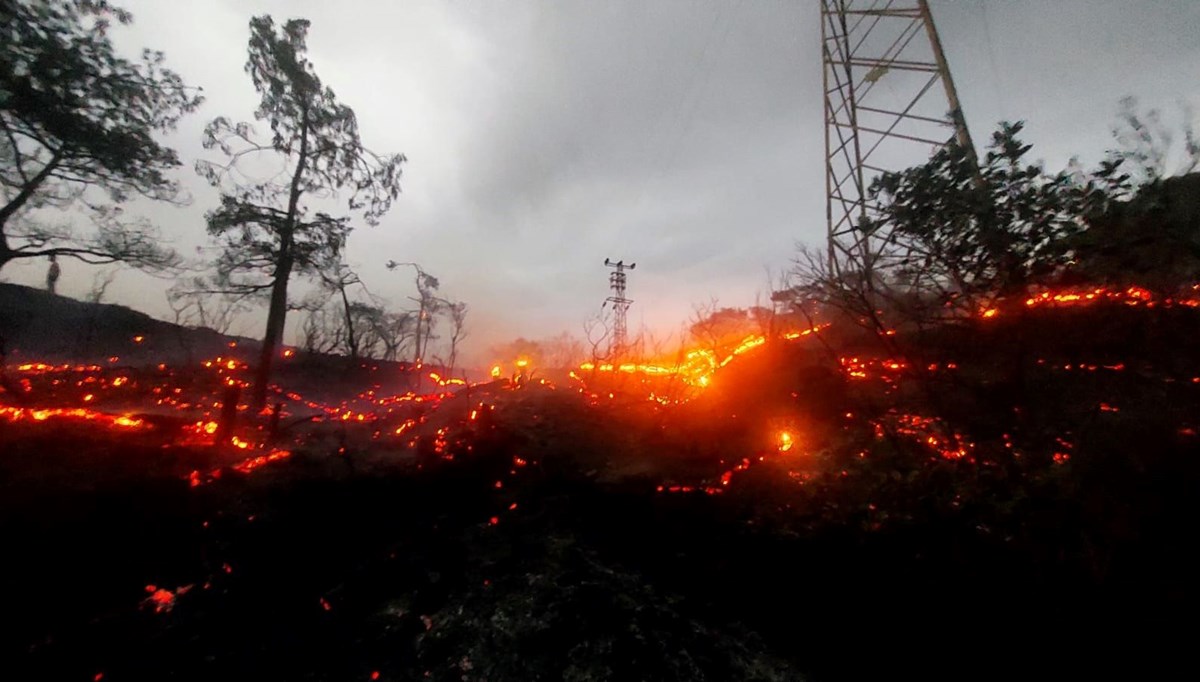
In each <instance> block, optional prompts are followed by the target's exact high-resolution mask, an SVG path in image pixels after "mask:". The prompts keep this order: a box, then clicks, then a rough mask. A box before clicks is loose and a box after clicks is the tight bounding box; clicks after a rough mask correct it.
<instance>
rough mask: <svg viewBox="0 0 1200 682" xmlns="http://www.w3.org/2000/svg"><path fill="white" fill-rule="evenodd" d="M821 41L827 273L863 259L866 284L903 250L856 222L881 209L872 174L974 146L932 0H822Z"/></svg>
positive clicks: (860, 263) (970, 150) (839, 271)
mask: <svg viewBox="0 0 1200 682" xmlns="http://www.w3.org/2000/svg"><path fill="white" fill-rule="evenodd" d="M821 46H822V48H821V49H822V63H823V67H822V70H823V73H824V80H823V83H824V90H825V218H826V225H827V237H828V242H829V265H830V270H831V272H832V273H833V274H844V273H842V270H843V266H845V265H849V266H850V267H851V268H853V267H854V265H855V264H857V265H858V266H859V267H861V269H862V272H861V273H855V274H858V275H860V276H862V277H864V278H865V279H866V280H867V281H868V282H869V281H870V280H871V279H872V277H873V274H872V272H873V270H874V268H875V266H876V264H881V263H883V262H886V261H887V260H888V259H890V258H895V257H899V256H901V254H897V253H894V250H895V247H894V242H893V240H892V239H891V238H890V236H891V235H889V234H887V233H886V232H875V233H873V234H867V233H866V232H864V231H863V230H860V229H858V228H859V225H860V223H861V221H863V220H869V219H870V218H872V217H874V216H875V215H877V213H876V211H877V207H876V206H875V205H874V204H873V203H872V201H871V198H870V192H869V190H870V183H871V180H872V179H873V178H874V177H875V176H877V175H880V174H882V173H886V172H889V171H893V172H894V171H899V170H903V169H905V168H907V167H910V166H912V165H914V164H916V163H920V162H923V161H924V160H926V159H928V158H929V157H930V156H931V155H932V154H933V153H934V152H936V151H938V150H940V149H941V148H943V147H945V146H946V145H947V144H949V143H950V142H951V141H952V140H955V141H957V143H958V144H959V145H960V146H962V147H963V148H964V149H965V150H967V152H968V154H969V155H970V157H971V158H973V159H974V158H975V147H974V144H973V142H972V140H971V134H970V132H969V131H968V130H967V124H966V120H965V119H964V118H963V114H962V107H961V106H960V105H959V101H958V91H957V90H956V89H955V87H954V80H953V79H952V78H951V77H950V68H949V66H948V65H947V63H946V56H945V54H944V53H943V52H942V44H941V39H940V38H939V37H938V33H937V29H936V28H935V27H934V24H933V16H932V15H931V14H930V12H929V4H928V2H926V0H889V1H888V2H884V3H882V4H881V3H880V2H879V1H878V0H871V1H869V0H821ZM939 82H940V83H941V88H940V90H941V92H939V91H938V89H935V88H934V86H935V85H937V84H938V83H939ZM880 83H883V84H884V87H882V88H879V87H876V86H878V85H879V84H880ZM976 167H978V162H977V161H976Z"/></svg>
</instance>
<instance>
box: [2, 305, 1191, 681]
mask: <svg viewBox="0 0 1200 682" xmlns="http://www.w3.org/2000/svg"><path fill="white" fill-rule="evenodd" d="M1105 319H1106V320H1114V319H1116V318H1115V317H1114V316H1112V315H1108V316H1107V317H1106V318H1105ZM1080 322H1081V320H1079V319H1074V320H1070V321H1069V324H1068V325H1067V326H1066V327H1065V328H1062V329H1039V330H1037V331H1038V333H1039V334H1044V335H1045V336H1044V337H1043V338H1053V339H1055V340H1056V341H1057V344H1056V345H1054V346H1053V347H1051V346H1049V345H1044V346H1043V347H1042V348H1038V349H1036V351H1037V352H1028V348H1024V349H1020V352H1019V353H1016V354H1015V355H1013V354H1012V353H1010V352H1009V350H1010V349H1012V348H1014V343H1013V339H1012V337H1011V336H1008V335H1010V334H1017V333H1019V334H1023V335H1027V334H1028V333H1029V332H1028V331H1021V330H1013V329H1009V330H1004V329H997V330H996V331H994V332H989V333H990V334H993V336H991V337H988V338H990V339H991V340H990V341H987V343H990V344H992V346H993V348H992V350H990V351H989V350H988V348H987V343H981V342H980V337H972V338H971V339H970V341H971V343H970V344H966V345H963V344H961V343H959V344H958V345H952V344H953V343H958V342H956V341H953V340H952V341H946V342H945V343H946V344H947V345H948V347H949V350H950V351H952V352H953V355H954V356H955V357H958V358H959V363H960V366H959V367H957V368H956V369H955V370H954V372H951V373H941V374H939V375H938V377H941V378H938V379H936V382H937V383H931V384H929V385H927V386H925V388H926V389H929V390H924V391H917V390H908V389H906V386H909V384H906V383H904V382H905V381H909V382H911V381H915V379H906V380H901V379H895V378H887V377H886V372H883V371H882V370H879V369H878V368H877V367H876V368H874V369H871V368H868V370H867V373H868V375H869V376H868V378H867V379H864V380H847V379H845V377H844V376H842V375H840V374H837V373H836V372H832V371H831V370H830V369H828V368H826V367H824V366H822V365H821V363H819V362H817V361H816V360H814V359H813V357H812V354H811V353H810V354H807V355H804V354H799V353H798V352H797V351H794V350H789V349H786V348H785V349H782V350H781V349H776V350H775V351H770V352H766V353H764V354H763V355H762V356H761V357H758V358H757V359H749V358H748V359H747V360H746V361H744V362H743V363H741V364H739V366H738V367H739V370H738V372H736V373H734V374H729V375H727V376H726V377H725V378H724V379H720V380H718V382H717V383H716V384H715V385H714V387H713V390H711V391H710V393H709V394H707V395H709V396H710V397H708V398H705V399H701V400H696V401H693V402H692V403H689V404H688V405H685V406H682V407H678V408H664V409H649V408H648V407H647V404H646V403H645V402H644V400H641V401H639V400H638V399H634V398H622V397H621V396H619V395H618V396H617V397H615V398H613V399H604V398H603V397H601V398H599V399H597V398H592V397H589V396H586V395H582V394H579V393H577V392H574V391H572V390H570V389H568V388H565V387H564V388H560V389H558V390H553V391H552V390H549V389H546V388H543V387H540V386H537V385H532V386H529V387H526V388H523V389H521V390H517V391H512V390H507V389H505V388H504V387H503V386H502V385H495V386H490V387H481V388H478V389H473V391H472V394H471V395H470V396H466V395H462V396H460V397H458V398H454V399H451V400H448V401H446V403H445V404H444V405H442V406H441V407H439V408H438V409H437V410H436V412H435V413H433V414H431V415H430V418H429V419H428V421H427V422H426V423H425V424H422V425H421V426H420V427H419V428H418V429H416V430H415V431H413V432H412V433H411V434H406V436H405V438H404V439H389V438H386V437H384V438H379V437H376V436H375V435H374V433H373V428H372V427H371V426H369V425H368V426H361V427H359V426H354V425H350V426H336V427H334V426H331V425H311V426H298V427H297V428H296V429H295V430H294V431H293V432H290V433H289V435H288V438H289V443H290V446H291V447H292V451H293V454H292V456H291V457H289V458H286V459H283V460H280V461H277V462H271V463H269V464H266V465H264V466H262V467H260V468H256V469H254V470H253V471H252V472H250V473H248V474H246V473H238V472H236V471H230V470H229V469H228V467H229V465H231V464H232V463H234V462H237V461H239V460H240V459H241V458H242V457H244V456H245V453H244V452H238V451H227V450H222V449H216V448H213V447H211V446H205V445H186V444H181V442H180V441H179V440H178V439H176V438H175V436H174V435H172V434H173V433H174V431H171V430H170V429H169V428H167V427H166V426H155V427H154V428H151V429H147V430H137V431H120V430H113V429H105V428H100V427H98V426H97V425H95V424H89V423H86V422H82V423H81V422H70V421H69V420H67V421H53V422H52V421H46V422H38V423H34V422H28V421H24V422H7V421H5V422H0V450H2V451H3V453H4V455H3V457H0V533H2V536H0V537H3V538H4V550H5V552H4V557H5V558H4V561H3V564H2V565H3V569H0V570H2V571H3V576H2V577H3V581H2V584H3V586H4V589H5V594H4V604H5V609H4V612H3V613H4V619H5V631H6V633H10V634H9V635H7V636H6V637H5V639H4V641H3V643H2V647H3V649H2V650H0V657H2V659H3V660H2V661H0V663H2V668H0V669H3V670H4V671H5V677H6V678H8V679H36V680H60V679H61V680H88V679H91V680H95V679H103V680H164V679H179V680H192V679H194V680H212V679H247V678H256V679H271V680H276V679H278V680H356V679H363V680H370V679H373V678H374V676H375V675H376V674H378V678H377V679H382V680H389V679H393V680H408V679H435V680H451V679H453V680H463V679H466V680H483V679H487V680H537V679H543V680H559V679H578V680H582V679H644V680H698V679H708V680H729V679H763V680H769V679H816V680H846V679H878V678H880V677H885V676H886V677H892V676H895V677H922V678H926V679H964V678H965V679H988V678H1009V677H1012V676H1020V677H1022V678H1033V679H1041V678H1050V677H1055V678H1061V677H1064V676H1067V677H1072V678H1074V677H1082V676H1091V677H1102V678H1108V677H1113V676H1117V675H1134V676H1137V677H1160V676H1166V675H1168V674H1178V672H1179V671H1180V670H1186V667H1187V666H1189V665H1191V664H1190V663H1189V662H1188V655H1189V652H1190V648H1189V647H1190V644H1189V642H1190V641H1191V638H1192V636H1193V635H1194V629H1193V628H1192V626H1191V625H1190V623H1191V621H1192V620H1194V618H1193V614H1194V613H1195V612H1196V607H1197V606H1200V604H1198V603H1197V602H1198V599H1197V590H1196V586H1195V576H1196V575H1197V569H1200V564H1198V562H1197V560H1196V559H1195V558H1194V557H1195V556H1196V555H1197V552H1195V551H1194V544H1195V541H1194V536H1195V533H1194V529H1195V527H1196V524H1197V521H1200V519H1198V518H1197V516H1198V515H1197V512H1196V509H1195V505H1194V493H1195V490H1196V489H1197V484H1198V483H1200V459H1198V458H1197V454H1198V452H1197V441H1196V435H1195V433H1196V432H1195V427H1196V426H1198V424H1197V423H1196V422H1197V419H1200V381H1197V380H1196V379H1195V377H1200V368H1198V367H1197V366H1196V358H1195V357H1193V356H1192V355H1191V354H1189V353H1183V352H1173V351H1172V349H1176V348H1178V339H1179V338H1180V337H1179V333H1180V329H1179V328H1177V327H1171V328H1161V327H1149V328H1147V327H1146V326H1145V325H1143V324H1141V323H1140V322H1139V324H1138V325H1124V326H1120V325H1116V323H1115V322H1111V324H1112V325H1116V326H1118V327H1119V328H1118V329H1113V330H1110V331H1109V332H1106V334H1105V338H1109V339H1110V340H1111V343H1105V342H1104V340H1105V338H1099V339H1098V338H1097V334H1096V332H1095V329H1096V327H1095V326H1093V327H1091V331H1089V330H1088V329H1087V328H1079V327H1080ZM1177 322H1178V321H1176V322H1172V324H1176V323H1177ZM1193 322H1194V320H1192V321H1189V322H1188V324H1192V323H1193ZM1030 324H1032V323H1030ZM1092 324H1095V322H1094V321H1093V322H1092ZM1072 329H1074V330H1075V331H1074V332H1072ZM1185 331H1186V330H1185ZM985 340H986V339H985ZM1084 355H1086V356H1088V357H1082V356H1084ZM1118 355H1120V356H1121V357H1120V358H1118V357H1117V356H1118ZM1010 356H1013V357H1015V360H1014V359H1013V357H1010ZM756 357H757V356H756ZM1081 360H1082V361H1083V364H1082V365H1080V362H1081ZM1011 362H1018V363H1021V364H1019V366H1018V369H1017V370H1013V369H1012V367H1013V365H1011V364H1007V365H1006V364H1004V363H1011ZM1068 365H1070V366H1071V369H1066V367H1067V366H1068ZM1081 366H1082V370H1081V369H1080V367H1081ZM1092 367H1095V369H1091V368H1092ZM1105 367H1109V368H1111V369H1105ZM988 368H991V369H988ZM997 368H999V369H997ZM1118 368H1119V369H1118ZM877 371H878V372H879V374H878V376H876V374H874V372H877ZM1014 377H1016V378H1015V379H1014ZM479 403H483V404H486V405H490V406H493V408H494V409H484V410H481V411H480V412H479V415H478V418H477V419H475V420H470V419H469V418H468V417H467V414H468V412H469V409H470V408H472V407H473V406H476V405H478V404H479ZM933 403H936V406H937V408H938V411H939V413H941V414H945V415H950V416H951V418H952V419H953V424H952V426H953V427H954V430H955V431H961V434H962V436H963V438H964V439H968V440H970V441H971V442H972V443H973V445H972V447H971V448H969V450H968V452H967V455H966V456H963V457H961V458H947V457H944V456H938V455H937V449H936V448H935V449H934V450H933V451H931V450H930V449H929V448H928V447H927V446H926V445H925V444H924V439H925V438H926V437H927V436H928V435H930V434H934V433H935V432H932V431H930V432H924V431H921V432H916V435H915V436H914V435H913V433H910V431H911V430H912V428H915V427H908V426H906V427H904V428H899V429H895V430H885V431H879V430H878V429H877V428H876V427H874V426H873V425H875V424H884V423H890V422H888V420H889V419H891V420H899V423H901V424H910V425H911V424H915V423H917V422H914V421H912V420H909V421H907V422H906V421H903V419H902V417H903V416H904V415H903V414H897V413H896V412H895V411H896V410H897V409H901V410H904V409H909V410H917V409H918V408H921V409H926V410H928V409H931V408H932V407H933ZM1003 406H1007V408H1005V407H1003ZM850 414H852V416H846V415H850ZM785 423H786V424H787V425H788V427H789V428H794V429H795V433H796V434H797V439H798V441H799V442H798V446H797V447H796V449H795V450H794V451H789V452H786V453H780V452H776V451H775V450H773V447H772V444H771V442H772V440H771V439H772V435H773V434H774V429H776V427H777V426H778V425H779V424H785ZM442 428H445V429H447V431H446V432H444V434H443V436H442V437H441V438H439V437H438V435H437V430H438V429H442ZM905 428H909V431H906V430H905ZM374 430H377V429H374ZM936 433H938V434H939V437H941V435H940V432H936ZM401 441H403V442H401ZM164 445H165V446H166V447H164ZM742 457H746V459H747V460H749V461H750V464H749V465H748V466H747V467H746V468H745V469H744V470H741V471H739V472H738V473H737V475H736V476H734V477H733V478H732V479H731V480H730V483H729V484H728V485H726V486H721V485H720V483H719V481H720V476H721V472H723V471H728V470H729V469H730V467H731V466H733V465H736V464H737V463H738V462H739V461H741V460H742ZM758 457H762V460H761V461H760V460H759V459H758ZM222 467H223V471H224V473H223V475H221V476H220V477H219V478H215V479H211V480H208V482H206V483H205V484H203V485H200V486H198V487H193V486H192V485H191V483H190V482H189V472H190V471H192V470H200V471H211V470H213V469H216V468H222ZM497 484H499V485H497ZM660 487H662V488H667V489H669V488H671V487H690V488H695V490H691V491H690V492H678V493H671V492H670V491H669V490H662V491H660ZM706 487H718V488H720V489H721V490H722V491H723V492H721V494H706V493H705V492H703V489H704V488H706ZM150 586H153V591H148V588H149V587H150ZM160 590H165V591H166V593H165V595H164V594H163V593H162V592H160ZM156 595H157V600H156ZM98 675H99V676H101V677H100V678H97V676H98Z"/></svg>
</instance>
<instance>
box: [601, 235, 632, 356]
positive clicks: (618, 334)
mask: <svg viewBox="0 0 1200 682" xmlns="http://www.w3.org/2000/svg"><path fill="white" fill-rule="evenodd" d="M604 264H605V265H607V266H608V267H610V268H612V269H613V272H612V273H610V274H609V276H608V285H609V287H611V288H612V292H613V295H612V296H609V297H608V298H606V299H604V305H608V304H609V303H611V304H613V337H612V345H610V346H609V349H608V350H609V355H611V356H613V357H616V356H617V355H618V354H620V353H622V352H623V351H624V350H625V342H626V338H625V337H626V333H627V332H626V327H625V313H626V312H627V311H628V310H629V306H630V304H632V303H633V300H632V299H628V298H625V271H626V270H632V269H634V268H636V267H637V263H630V264H629V265H626V264H625V261H623V260H619V261H617V262H615V263H614V262H613V261H611V260H609V259H608V258H605V259H604ZM601 307H603V306H601Z"/></svg>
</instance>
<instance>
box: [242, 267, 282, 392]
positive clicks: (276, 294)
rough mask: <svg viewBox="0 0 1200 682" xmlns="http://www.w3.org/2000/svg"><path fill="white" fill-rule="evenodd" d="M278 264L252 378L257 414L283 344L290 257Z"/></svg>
mask: <svg viewBox="0 0 1200 682" xmlns="http://www.w3.org/2000/svg"><path fill="white" fill-rule="evenodd" d="M288 251H289V253H288V255H286V256H284V257H283V258H282V259H280V261H279V266H278V267H277V268H276V269H275V281H274V282H273V283H272V284H271V305H270V307H269V308H268V309H267V330H266V332H265V333H264V334H263V341H262V349H261V351H260V353H259V356H258V368H257V369H256V371H255V374H254V393H253V395H252V396H251V403H250V407H251V408H252V409H253V410H254V411H255V412H258V411H260V410H262V408H263V407H265V406H266V404H267V385H268V384H269V383H270V381H271V365H272V364H273V363H274V361H275V352H276V350H278V348H279V344H280V342H281V341H282V340H283V327H284V324H285V323H286V322H287V300H288V297H287V285H288V280H289V279H290V278H291V275H292V256H291V253H290V249H289V250H288Z"/></svg>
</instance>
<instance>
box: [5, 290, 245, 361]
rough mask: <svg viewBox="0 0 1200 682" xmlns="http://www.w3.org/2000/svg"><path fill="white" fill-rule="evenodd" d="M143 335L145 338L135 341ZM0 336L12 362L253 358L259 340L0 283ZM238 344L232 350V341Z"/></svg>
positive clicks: (123, 307) (122, 307)
mask: <svg viewBox="0 0 1200 682" xmlns="http://www.w3.org/2000/svg"><path fill="white" fill-rule="evenodd" d="M138 336H141V337H142V340H141V342H136V341H134V338H135V337H138ZM0 339H2V340H3V342H4V348H5V350H6V351H7V352H8V359H9V361H10V362H24V361H35V360H45V361H56V362H61V361H71V362H86V363H92V362H96V363H101V362H105V361H107V359H108V358H110V357H113V356H116V357H119V358H120V361H119V362H120V364H122V365H141V364H154V363H159V362H166V363H172V364H175V363H186V362H193V361H198V360H201V359H204V358H209V357H214V356H217V355H226V356H228V355H237V356H238V357H243V356H244V357H245V358H246V359H249V358H250V357H252V355H251V354H252V353H253V352H254V351H256V350H257V348H258V341H256V340H254V339H248V338H245V337H240V336H226V335H224V334H221V333H219V332H216V331H213V330H211V329H202V328H191V327H184V326H180V325H177V324H173V323H171V322H164V321H163V320H157V319H155V318H153V317H150V316H149V315H147V314H145V313H141V312H138V311H136V310H131V309H130V308H126V307H125V306H120V305H113V304H108V303H88V302H84V301H77V300H75V299H73V298H67V297H66V296H58V295H55V294H51V293H50V292H48V291H44V290H42V289H35V288H33V287H27V286H22V285H19V284H4V283H0ZM231 342H234V343H236V344H237V346H236V352H235V353H231V352H230V347H229V344H230V343H231Z"/></svg>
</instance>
